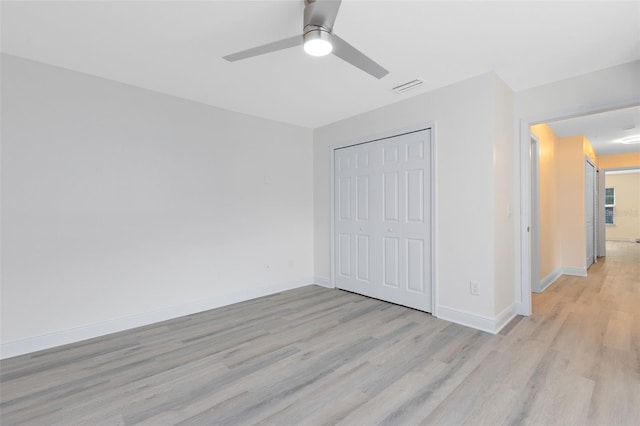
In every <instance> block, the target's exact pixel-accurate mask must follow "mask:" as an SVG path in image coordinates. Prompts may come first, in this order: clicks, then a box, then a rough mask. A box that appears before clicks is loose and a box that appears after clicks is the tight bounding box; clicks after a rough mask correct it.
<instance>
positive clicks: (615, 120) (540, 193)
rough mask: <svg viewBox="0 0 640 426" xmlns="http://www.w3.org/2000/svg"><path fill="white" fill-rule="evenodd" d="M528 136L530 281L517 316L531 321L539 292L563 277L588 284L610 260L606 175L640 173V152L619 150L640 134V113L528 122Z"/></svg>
mask: <svg viewBox="0 0 640 426" xmlns="http://www.w3.org/2000/svg"><path fill="white" fill-rule="evenodd" d="M621 123H625V124H621ZM634 132H635V133H634ZM520 133H521V146H520V158H521V172H522V173H521V218H522V221H521V231H520V232H521V265H522V269H521V274H522V275H521V288H520V292H521V293H520V294H521V298H520V299H521V301H520V303H518V304H517V312H518V313H519V314H521V315H530V314H531V313H532V304H531V300H532V299H531V292H532V291H534V292H542V291H544V290H545V289H546V288H547V287H549V286H550V285H551V284H552V283H553V282H554V281H555V280H557V279H558V278H559V277H560V276H562V275H579V276H586V274H587V271H588V268H589V267H590V265H591V264H592V263H593V262H596V261H597V258H598V257H600V256H604V255H605V254H606V246H605V236H604V234H605V231H604V227H605V214H606V212H607V211H609V210H610V209H609V210H606V209H605V189H606V188H605V173H600V169H608V168H610V167H611V166H612V165H620V164H625V165H627V166H629V165H630V166H636V167H638V168H640V144H638V145H635V146H632V145H631V144H628V146H627V145H625V144H621V143H618V141H619V139H622V138H629V137H630V135H631V134H636V133H637V134H640V107H639V106H638V105H637V104H634V105H630V106H623V107H619V108H613V109H603V110H599V111H598V110H595V111H585V112H583V113H582V114H581V115H578V114H574V115H571V116H568V117H567V116H562V117H545V119H539V120H531V121H526V120H523V121H522V122H521V129H520ZM561 142H562V143H561ZM623 145H625V146H623ZM626 154H632V155H626ZM550 160H556V161H555V163H554V162H553V161H550ZM600 160H602V161H600ZM635 163H637V164H635ZM560 178H562V179H560ZM588 183H589V184H588ZM589 191H591V192H589ZM609 192H611V191H609ZM554 213H555V214H554ZM588 217H589V218H590V219H591V220H590V221H588V220H587V218H588ZM558 234H560V238H558ZM550 236H551V237H550ZM587 253H589V254H587Z"/></svg>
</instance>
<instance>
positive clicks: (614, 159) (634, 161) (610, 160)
mask: <svg viewBox="0 0 640 426" xmlns="http://www.w3.org/2000/svg"><path fill="white" fill-rule="evenodd" d="M598 166H599V167H600V169H601V170H604V169H619V168H623V167H640V152H635V153H631V154H617V155H601V156H600V157H599V158H598Z"/></svg>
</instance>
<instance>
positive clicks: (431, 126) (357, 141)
mask: <svg viewBox="0 0 640 426" xmlns="http://www.w3.org/2000/svg"><path fill="white" fill-rule="evenodd" d="M436 129H437V124H436V122H434V121H427V122H423V123H419V124H414V125H412V126H407V127H402V128H399V129H395V130H388V131H384V132H381V133H377V134H373V135H368V136H361V137H357V138H354V139H347V140H344V141H340V142H336V143H334V144H332V145H330V146H329V157H330V161H331V182H330V187H331V188H330V198H331V200H330V201H331V203H330V205H331V213H330V214H331V239H330V248H331V251H330V254H329V256H330V259H329V264H330V266H331V277H330V278H329V287H331V288H336V264H335V151H336V150H337V149H340V148H346V147H348V146H353V145H361V144H364V143H369V142H375V141H379V140H382V139H390V138H393V137H396V136H400V135H404V134H407V133H414V132H419V131H421V130H430V131H431V135H430V137H431V143H430V147H429V149H430V154H431V160H430V163H431V164H430V167H431V175H430V176H429V178H430V181H431V182H430V190H431V197H430V200H429V203H430V207H429V208H430V211H431V223H430V224H429V226H430V227H431V229H430V232H431V259H429V261H430V263H431V315H433V316H435V317H437V316H438V315H437V307H438V305H439V304H438V302H437V301H438V299H437V297H438V291H437V287H438V286H437V276H438V275H437V268H436V260H437V252H436V247H437V240H438V234H437V227H436V223H437V211H436V207H435V205H436V203H435V202H436V199H437V197H436V195H437V194H436V188H437V186H436V176H437V174H438V173H437V170H436V167H437V164H438V162H437V161H436V155H437V149H436V146H437V144H436V139H437V130H436Z"/></svg>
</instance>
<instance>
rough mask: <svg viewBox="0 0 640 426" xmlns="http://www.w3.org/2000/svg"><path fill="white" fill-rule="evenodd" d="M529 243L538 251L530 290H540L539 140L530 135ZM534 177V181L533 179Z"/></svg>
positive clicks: (534, 257) (534, 254)
mask: <svg viewBox="0 0 640 426" xmlns="http://www.w3.org/2000/svg"><path fill="white" fill-rule="evenodd" d="M529 152H530V154H529V155H530V158H531V177H532V181H531V225H530V229H531V232H529V233H530V234H531V239H532V241H531V243H532V246H533V247H537V248H538V249H537V250H535V251H534V252H532V253H531V289H532V290H536V291H537V290H540V285H541V283H540V138H538V137H537V136H536V135H534V134H533V133H531V139H530V146H529ZM534 176H535V179H533V178H534Z"/></svg>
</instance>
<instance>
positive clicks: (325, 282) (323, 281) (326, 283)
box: [313, 276, 335, 288]
mask: <svg viewBox="0 0 640 426" xmlns="http://www.w3.org/2000/svg"><path fill="white" fill-rule="evenodd" d="M313 282H314V283H315V284H318V285H320V286H322V287H327V288H335V286H334V285H333V284H331V280H330V279H329V277H318V276H316V277H313Z"/></svg>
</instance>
